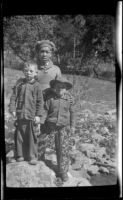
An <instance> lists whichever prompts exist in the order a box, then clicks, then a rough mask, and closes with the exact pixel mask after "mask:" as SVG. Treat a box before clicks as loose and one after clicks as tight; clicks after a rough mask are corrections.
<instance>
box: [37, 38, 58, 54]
mask: <svg viewBox="0 0 123 200" xmlns="http://www.w3.org/2000/svg"><path fill="white" fill-rule="evenodd" d="M42 47H49V48H50V50H51V51H55V50H56V46H55V44H54V43H53V42H51V41H50V40H41V41H38V42H37V43H36V45H35V50H36V51H39V50H40V49H41V48H42Z"/></svg>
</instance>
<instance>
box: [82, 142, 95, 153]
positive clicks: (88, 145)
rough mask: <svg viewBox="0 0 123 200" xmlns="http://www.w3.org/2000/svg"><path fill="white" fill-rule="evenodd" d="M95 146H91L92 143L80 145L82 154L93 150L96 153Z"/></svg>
mask: <svg viewBox="0 0 123 200" xmlns="http://www.w3.org/2000/svg"><path fill="white" fill-rule="evenodd" d="M95 148H96V147H95V145H94V144H91V143H84V144H80V145H79V150H80V151H81V152H85V151H87V150H91V151H94V150H95Z"/></svg>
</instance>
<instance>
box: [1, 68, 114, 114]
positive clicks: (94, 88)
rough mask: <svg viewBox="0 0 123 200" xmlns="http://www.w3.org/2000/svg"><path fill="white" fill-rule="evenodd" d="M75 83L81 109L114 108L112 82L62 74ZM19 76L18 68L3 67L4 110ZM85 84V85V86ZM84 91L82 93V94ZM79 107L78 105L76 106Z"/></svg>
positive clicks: (104, 109)
mask: <svg viewBox="0 0 123 200" xmlns="http://www.w3.org/2000/svg"><path fill="white" fill-rule="evenodd" d="M64 76H67V78H68V79H69V80H70V81H71V82H73V81H74V83H75V86H74V89H73V93H74V96H75V97H77V94H78V96H79V99H78V101H79V102H78V103H79V104H80V105H81V109H82V110H83V109H91V110H92V111H93V112H97V113H98V112H106V111H107V110H110V109H115V108H116V85H115V83H113V82H109V81H104V80H100V79H95V78H88V77H85V76H80V75H78V76H76V75H75V76H73V75H64ZM19 77H23V73H22V72H21V71H19V70H14V69H9V68H5V69H4V97H5V110H7V105H8V103H9V99H10V96H11V93H12V87H13V86H14V84H15V82H16V80H17V79H18V78H19ZM85 86H86V87H85ZM83 92H84V94H83ZM78 109H80V107H78Z"/></svg>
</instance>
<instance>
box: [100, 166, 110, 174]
mask: <svg viewBox="0 0 123 200" xmlns="http://www.w3.org/2000/svg"><path fill="white" fill-rule="evenodd" d="M99 172H102V173H106V174H109V170H108V169H107V168H106V167H102V166H101V167H100V168H99Z"/></svg>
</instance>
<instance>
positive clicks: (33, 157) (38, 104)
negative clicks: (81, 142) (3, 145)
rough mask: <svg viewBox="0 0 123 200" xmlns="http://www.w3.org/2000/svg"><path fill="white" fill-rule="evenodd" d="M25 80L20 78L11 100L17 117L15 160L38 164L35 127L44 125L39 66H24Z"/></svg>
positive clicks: (11, 111) (11, 107)
mask: <svg viewBox="0 0 123 200" xmlns="http://www.w3.org/2000/svg"><path fill="white" fill-rule="evenodd" d="M23 73H24V75H25V78H20V79H19V80H18V81H17V83H16V85H15V87H14V88H13V94H12V96H11V98H10V104H9V111H10V113H11V114H12V115H13V117H16V118H17V120H16V130H15V158H16V160H17V161H18V162H21V161H23V160H28V161H29V164H36V163H37V137H36V134H35V131H34V125H35V124H39V123H41V122H42V123H43V117H42V116H43V112H44V103H43V94H42V91H41V86H40V84H39V83H38V82H37V81H36V80H35V76H36V75H37V64H36V63H34V62H32V61H31V62H28V63H26V64H25V66H24V70H23Z"/></svg>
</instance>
